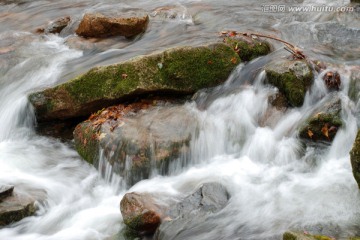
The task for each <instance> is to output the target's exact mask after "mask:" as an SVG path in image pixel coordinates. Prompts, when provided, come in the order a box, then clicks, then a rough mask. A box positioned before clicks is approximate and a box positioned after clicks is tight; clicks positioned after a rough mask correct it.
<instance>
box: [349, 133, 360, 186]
mask: <svg viewBox="0 0 360 240" xmlns="http://www.w3.org/2000/svg"><path fill="white" fill-rule="evenodd" d="M350 161H351V166H352V171H353V175H354V178H355V180H356V182H357V184H358V185H359V188H360V130H359V131H358V133H357V136H356V139H355V142H354V145H353V147H352V149H351V151H350Z"/></svg>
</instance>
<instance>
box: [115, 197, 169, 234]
mask: <svg viewBox="0 0 360 240" xmlns="http://www.w3.org/2000/svg"><path fill="white" fill-rule="evenodd" d="M120 211H121V215H122V217H123V220H124V223H125V225H126V226H128V227H129V228H130V229H132V230H134V231H136V232H138V233H139V235H146V234H153V233H154V232H155V231H156V229H157V228H158V227H159V225H160V223H161V220H162V218H164V214H165V207H164V206H161V205H159V204H157V203H156V200H155V198H154V197H153V196H151V195H150V194H145V193H141V194H140V193H135V192H132V193H127V194H125V195H124V197H123V198H122V200H121V202H120Z"/></svg>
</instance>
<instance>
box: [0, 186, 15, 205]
mask: <svg viewBox="0 0 360 240" xmlns="http://www.w3.org/2000/svg"><path fill="white" fill-rule="evenodd" d="M13 191H14V186H10V185H0V201H1V200H2V199H4V198H7V197H9V196H11V195H12V193H13Z"/></svg>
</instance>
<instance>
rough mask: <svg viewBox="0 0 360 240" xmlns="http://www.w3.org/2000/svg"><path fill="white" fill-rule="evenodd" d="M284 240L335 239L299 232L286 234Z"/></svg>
mask: <svg viewBox="0 0 360 240" xmlns="http://www.w3.org/2000/svg"><path fill="white" fill-rule="evenodd" d="M283 240H333V238H331V237H328V236H323V235H310V234H305V233H299V232H290V231H289V232H285V233H284V235H283Z"/></svg>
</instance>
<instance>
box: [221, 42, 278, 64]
mask: <svg viewBox="0 0 360 240" xmlns="http://www.w3.org/2000/svg"><path fill="white" fill-rule="evenodd" d="M224 42H225V43H226V44H228V45H229V46H231V47H232V48H233V49H234V50H235V51H236V52H237V53H238V54H239V57H240V58H241V60H242V61H251V60H253V59H255V58H257V57H260V56H263V55H266V54H269V53H270V52H271V46H270V44H269V43H268V42H266V41H263V40H260V39H253V38H249V37H225V38H224Z"/></svg>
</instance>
